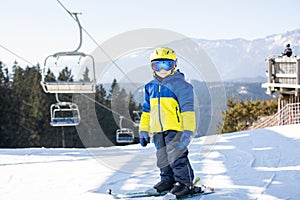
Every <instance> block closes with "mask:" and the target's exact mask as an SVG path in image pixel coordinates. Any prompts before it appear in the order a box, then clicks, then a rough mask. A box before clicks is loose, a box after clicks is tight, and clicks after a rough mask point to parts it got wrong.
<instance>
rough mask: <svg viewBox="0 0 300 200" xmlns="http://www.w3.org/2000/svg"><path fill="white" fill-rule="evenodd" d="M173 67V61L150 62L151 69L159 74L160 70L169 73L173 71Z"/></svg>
mask: <svg viewBox="0 0 300 200" xmlns="http://www.w3.org/2000/svg"><path fill="white" fill-rule="evenodd" d="M175 66H176V61H174V60H158V61H152V62H151V67H152V69H153V70H154V71H156V72H159V71H160V70H161V69H164V70H166V71H169V70H171V69H174V68H175Z"/></svg>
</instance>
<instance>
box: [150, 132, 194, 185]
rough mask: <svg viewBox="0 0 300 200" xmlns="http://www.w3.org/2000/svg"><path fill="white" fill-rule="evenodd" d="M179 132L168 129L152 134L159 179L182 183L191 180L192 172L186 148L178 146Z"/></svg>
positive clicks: (188, 182) (187, 182)
mask: <svg viewBox="0 0 300 200" xmlns="http://www.w3.org/2000/svg"><path fill="white" fill-rule="evenodd" d="M181 134H182V132H178V131H171V130H170V131H164V132H160V133H155V134H154V136H153V140H154V144H155V147H156V150H157V151H156V157H157V167H158V168H159V169H160V177H161V181H171V182H180V183H184V184H191V183H192V182H193V179H194V172H193V169H192V167H191V164H190V161H189V159H188V153H189V152H188V149H187V148H183V149H180V148H178V144H179V141H180V136H181Z"/></svg>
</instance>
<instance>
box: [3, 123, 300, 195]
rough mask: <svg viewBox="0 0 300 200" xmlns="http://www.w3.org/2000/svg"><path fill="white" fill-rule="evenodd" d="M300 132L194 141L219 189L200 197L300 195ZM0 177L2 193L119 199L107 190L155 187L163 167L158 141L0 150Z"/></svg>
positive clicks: (276, 130)
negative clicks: (158, 158)
mask: <svg viewBox="0 0 300 200" xmlns="http://www.w3.org/2000/svg"><path fill="white" fill-rule="evenodd" d="M299 130H300V125H288V126H278V127H271V128H266V129H258V130H253V131H243V132H236V133H231V134H224V135H213V136H205V137H201V138H197V139H194V140H193V142H192V144H191V146H190V154H189V156H190V160H191V163H192V166H193V168H194V171H195V174H196V176H200V177H201V181H200V182H201V183H204V184H206V185H208V186H212V187H215V188H216V192H215V193H214V194H210V195H208V196H202V197H201V199H204V200H205V199H209V200H217V199H218V200H220V199H221V200H222V199H230V200H234V199H239V200H240V199H261V200H279V199H299V197H300V190H299V189H300V187H299V185H300V133H299ZM0 177H1V178H0V199H5V200H15V199H18V200H19V199H30V200H40V199H43V200H48V199H49V200H53V199H72V200H77V199H78V200H79V199H84V200H103V199H104V200H105V199H113V198H112V197H111V196H109V195H107V194H106V190H107V189H108V188H111V189H112V190H113V191H115V192H125V191H127V192H129V191H140V190H144V189H146V188H149V187H151V186H152V185H154V184H155V183H156V182H158V180H159V171H158V169H157V168H156V166H155V149H154V147H153V144H150V145H148V146H147V147H146V148H142V147H140V145H139V144H136V145H128V146H122V147H109V148H94V149H47V148H29V149H0ZM199 198H200V197H194V198H193V199H199ZM143 199H145V200H146V199H149V198H143ZM155 199H161V198H159V197H157V198H155Z"/></svg>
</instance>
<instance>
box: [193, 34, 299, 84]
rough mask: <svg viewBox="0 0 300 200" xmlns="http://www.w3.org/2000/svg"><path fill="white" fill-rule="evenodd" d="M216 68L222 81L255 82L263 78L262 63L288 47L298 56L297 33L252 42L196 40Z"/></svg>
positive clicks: (264, 64) (264, 67)
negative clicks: (239, 80) (252, 80)
mask: <svg viewBox="0 0 300 200" xmlns="http://www.w3.org/2000/svg"><path fill="white" fill-rule="evenodd" d="M196 41H197V42H198V43H199V44H200V46H201V47H202V48H203V49H204V50H205V51H206V52H207V54H208V55H209V56H210V58H211V59H212V61H213V62H214V64H215V65H216V67H217V69H218V71H219V73H220V74H221V76H222V78H223V80H234V79H241V78H244V77H245V78H256V77H262V76H264V75H265V70H266V63H265V59H266V58H267V57H270V56H273V55H280V54H281V53H282V52H283V51H284V49H285V46H286V44H288V43H289V44H291V47H292V49H293V55H300V29H297V30H293V31H288V32H286V33H282V34H274V35H270V36H267V37H265V38H260V39H255V40H245V39H240V38H238V39H232V40H205V39H196Z"/></svg>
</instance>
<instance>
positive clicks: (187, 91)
mask: <svg viewBox="0 0 300 200" xmlns="http://www.w3.org/2000/svg"><path fill="white" fill-rule="evenodd" d="M151 67H152V70H153V76H154V79H153V80H152V81H150V82H149V83H147V84H146V85H145V99H144V103H143V112H142V115H141V122H140V127H139V129H140V130H139V131H140V143H141V145H142V146H143V147H145V146H146V145H147V143H149V142H150V138H149V133H151V134H153V141H154V145H155V147H156V150H157V151H156V157H157V166H158V167H159V169H160V177H161V181H160V182H158V183H157V184H156V185H155V186H154V188H155V189H156V190H157V191H158V192H163V191H169V190H170V192H171V193H173V194H174V195H176V196H177V197H181V196H184V195H187V194H189V193H190V192H191V189H192V188H193V179H194V172H193V169H192V167H191V164H190V162H189V159H188V149H187V146H188V145H189V143H190V140H191V137H192V135H193V132H194V131H195V127H196V125H195V124H196V123H195V121H196V119H195V112H194V92H193V87H192V85H191V84H189V83H188V82H186V81H185V79H184V74H182V73H181V72H180V71H179V70H176V67H177V56H176V54H175V52H174V51H173V50H172V49H170V48H167V47H159V48H156V49H154V50H153V52H152V53H151Z"/></svg>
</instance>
